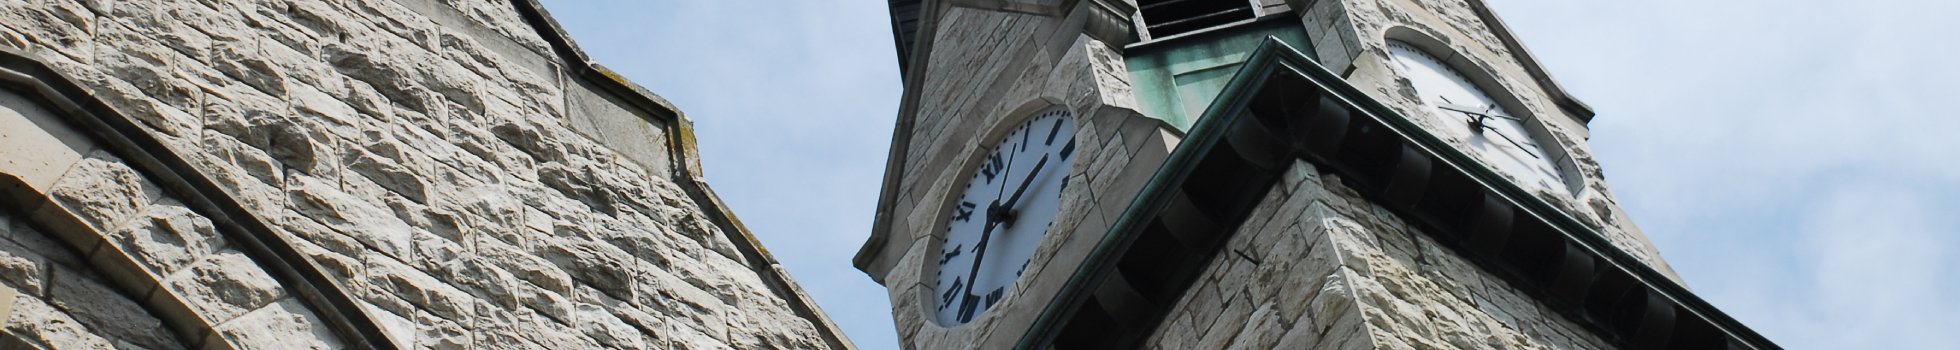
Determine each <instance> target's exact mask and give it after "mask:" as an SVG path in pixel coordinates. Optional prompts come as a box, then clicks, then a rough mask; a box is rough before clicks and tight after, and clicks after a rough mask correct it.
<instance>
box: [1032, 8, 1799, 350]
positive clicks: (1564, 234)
mask: <svg viewBox="0 0 1960 350" xmlns="http://www.w3.org/2000/svg"><path fill="white" fill-rule="evenodd" d="M1303 96H1304V98H1302V97H1303ZM1421 130H1422V129H1421V128H1420V127H1418V126H1416V125H1415V124H1414V123H1412V122H1410V121H1409V120H1408V119H1407V118H1406V117H1405V116H1402V115H1400V114H1398V113H1395V112H1394V111H1393V110H1391V109H1389V108H1388V107H1386V106H1384V105H1382V104H1381V103H1379V102H1377V101H1375V100H1374V99H1372V98H1370V97H1368V96H1367V95H1365V94H1363V93H1362V92H1361V91H1359V90H1356V89H1355V88H1354V87H1353V86H1351V85H1348V84H1347V83H1346V82H1345V81H1344V80H1341V79H1340V78H1338V77H1337V76H1336V75H1335V74H1334V73H1332V72H1328V71H1327V70H1326V69H1325V68H1322V67H1320V66H1319V65H1318V64H1316V63H1314V62H1313V61H1312V60H1311V59H1309V58H1308V57H1307V56H1306V55H1304V54H1301V53H1299V52H1298V51H1296V50H1294V49H1293V48H1292V47H1289V46H1286V44H1285V43H1284V42H1281V41H1279V40H1278V39H1276V38H1270V37H1269V38H1267V39H1266V41H1265V42H1264V43H1262V44H1261V45H1260V47H1259V49H1257V50H1256V51H1254V53H1253V55H1252V57H1251V58H1249V59H1248V60H1247V61H1246V63H1245V64H1244V66H1243V67H1241V68H1240V70H1239V72H1238V73H1237V76H1236V77H1234V78H1233V80H1232V82H1231V83H1230V84H1228V85H1227V87H1226V88H1225V90H1224V92H1222V93H1221V94H1220V97H1219V98H1218V99H1217V100H1215V101H1214V102H1213V103H1212V105H1211V106H1210V107H1209V108H1207V109H1206V112H1205V113H1204V116H1203V117H1202V118H1201V119H1199V121H1198V123H1197V125H1195V126H1193V128H1192V130H1191V132H1190V134H1189V135H1188V137H1187V138H1186V139H1184V140H1183V142H1181V143H1180V144H1179V145H1178V147H1177V149H1176V150H1175V151H1174V152H1173V153H1172V154H1171V156H1170V158H1169V159H1168V160H1167V161H1165V163H1164V165H1163V166H1162V167H1161V168H1159V170H1158V171H1157V173H1156V175H1155V176H1154V177H1153V178H1152V180H1151V181H1150V183H1149V184H1147V185H1145V187H1144V190H1143V191H1142V192H1141V193H1140V194H1139V195H1138V197H1137V198H1136V199H1135V201H1134V202H1132V203H1131V205H1130V207H1129V209H1127V210H1126V211H1124V213H1123V214H1122V215H1121V216H1120V218H1119V219H1118V220H1117V221H1116V223H1115V224H1114V225H1112V226H1111V229H1110V231H1109V232H1108V233H1107V235H1106V236H1105V237H1104V238H1103V240H1102V241H1101V242H1100V243H1099V244H1098V245H1097V246H1096V248H1095V250H1094V251H1092V252H1091V253H1090V255H1089V256H1088V257H1087V258H1085V261H1084V262H1083V264H1082V265H1081V267H1080V268H1079V269H1078V270H1077V271H1076V273H1075V275H1074V276H1073V277H1072V278H1071V279H1070V280H1069V282H1068V283H1067V284H1065V285H1064V286H1063V287H1062V289H1061V292H1060V293H1059V294H1058V295H1057V297H1056V298H1054V299H1053V301H1052V302H1051V303H1050V304H1049V305H1048V306H1047V308H1046V309H1045V310H1043V311H1042V313H1041V315H1040V316H1039V318H1037V319H1036V320H1035V322H1034V323H1033V325H1032V326H1031V327H1030V328H1029V330H1028V332H1027V333H1026V334H1025V335H1024V336H1023V337H1022V338H1021V341H1020V342H1019V343H1018V344H1017V345H1016V348H1017V349H1044V348H1049V347H1050V346H1054V347H1055V348H1066V347H1065V346H1064V345H1065V344H1068V343H1072V341H1071V340H1090V339H1093V340H1095V341H1096V343H1097V344H1113V346H1116V347H1122V346H1123V344H1132V343H1134V342H1136V341H1139V340H1141V339H1139V338H1141V337H1142V336H1145V335H1148V334H1150V333H1152V331H1153V330H1154V329H1156V328H1157V327H1160V326H1161V325H1162V324H1163V322H1164V315H1165V314H1167V313H1168V312H1169V311H1170V310H1169V307H1170V306H1172V305H1171V304H1172V303H1173V302H1175V298H1176V297H1177V296H1179V295H1182V294H1184V291H1185V290H1186V289H1188V288H1189V287H1190V286H1191V284H1192V282H1193V281H1194V280H1195V278H1194V277H1196V276H1195V272H1196V271H1201V270H1202V269H1203V268H1204V266H1205V263H1206V262H1207V261H1210V258H1211V257H1212V256H1215V255H1217V254H1220V249H1221V248H1222V243H1223V242H1224V241H1225V239H1224V238H1225V237H1227V236H1229V235H1232V234H1234V232H1236V228H1237V227H1238V226H1240V225H1241V224H1243V223H1244V221H1246V219H1247V218H1248V217H1249V216H1250V214H1251V213H1250V212H1251V211H1252V208H1253V207H1254V205H1255V204H1256V203H1257V202H1258V200H1259V199H1260V198H1261V197H1262V195H1263V194H1265V193H1267V192H1268V191H1269V190H1270V189H1271V188H1272V186H1273V185H1274V184H1275V183H1276V182H1278V180H1279V178H1280V175H1281V173H1282V172H1283V171H1284V170H1285V165H1286V164H1289V163H1290V161H1292V160H1293V159H1301V160H1306V161H1308V162H1310V163H1313V164H1314V165H1316V166H1319V167H1322V168H1324V169H1331V170H1332V171H1333V173H1334V174H1335V175H1337V176H1338V177H1339V178H1340V179H1341V180H1342V181H1343V182H1345V183H1348V184H1353V187H1356V188H1358V189H1360V190H1361V192H1362V195H1363V196H1364V197H1366V198H1369V199H1370V200H1371V201H1374V202H1376V203H1379V204H1380V205H1382V206H1383V207H1386V208H1387V209H1388V210H1389V211H1391V212H1393V213H1392V215H1397V216H1400V217H1402V218H1405V219H1406V220H1407V221H1408V222H1410V223H1412V224H1414V225H1416V226H1418V227H1420V228H1421V230H1420V231H1423V232H1426V233H1428V234H1429V235H1432V236H1434V237H1435V238H1436V239H1437V241H1439V242H1443V244H1444V245H1446V246H1449V247H1451V248H1452V249H1451V250H1453V251H1454V252H1456V253H1457V254H1460V255H1462V256H1464V257H1465V258H1467V259H1468V260H1471V261H1474V262H1476V263H1477V265H1479V266H1480V267H1482V269H1483V270H1484V271H1486V272H1488V273H1491V274H1493V275H1497V276H1498V277H1499V278H1501V279H1503V280H1505V281H1506V282H1508V283H1510V284H1512V285H1513V286H1514V287H1516V288H1517V289H1519V290H1522V291H1525V292H1526V293H1527V294H1529V295H1532V296H1533V297H1535V298H1537V299H1539V300H1540V301H1543V302H1544V303H1546V304H1547V305H1550V306H1551V307H1552V308H1553V309H1556V310H1557V311H1558V312H1559V313H1560V314H1562V315H1564V316H1565V317H1567V318H1568V319H1570V320H1573V321H1575V322H1577V323H1579V324H1582V325H1584V326H1586V327H1587V328H1588V329H1590V330H1591V331H1592V332H1594V333H1596V334H1598V335H1599V336H1600V337H1601V338H1603V339H1607V340H1608V341H1609V342H1612V343H1613V344H1615V345H1618V346H1619V347H1622V348H1628V349H1780V347H1779V346H1777V345H1776V344H1774V343H1772V342H1770V341H1769V340H1768V339H1766V338H1764V337H1762V336H1761V335H1759V334H1757V333H1756V332H1755V331H1753V330H1751V329H1749V328H1748V327H1747V326H1744V325H1742V324H1741V323H1740V322H1738V321H1736V320H1734V319H1733V318H1730V317H1729V316H1728V315H1727V314H1724V313H1722V312H1721V310H1718V309H1716V308H1715V307H1714V306H1712V305H1710V304H1708V303H1707V302H1706V301H1704V300H1702V299H1701V298H1699V297H1698V296H1696V295H1695V294H1693V293H1692V292H1690V291H1688V290H1687V289H1686V288H1685V287H1683V286H1681V285H1680V284H1677V283H1674V282H1673V281H1672V280H1671V279H1668V278H1667V277H1665V276H1664V275H1662V274H1661V273H1660V272H1658V271H1656V270H1654V269H1653V268H1652V267H1650V266H1647V265H1645V264H1642V263H1641V262H1640V261H1639V260H1638V259H1636V258H1634V257H1633V256H1632V255H1630V254H1628V253H1627V252H1624V251H1621V250H1618V249H1614V248H1613V247H1614V246H1613V245H1612V244H1611V243H1610V242H1608V241H1607V240H1606V238H1605V237H1603V236H1602V235H1600V234H1599V233H1598V232H1596V231H1594V230H1592V229H1590V228H1588V227H1586V226H1584V225H1583V224H1582V223H1580V222H1579V221H1578V220H1577V219H1574V218H1573V217H1571V216H1569V215H1567V214H1565V213H1564V212H1563V211H1560V210H1557V209H1556V208H1555V207H1553V206H1552V205H1550V204H1549V203H1547V202H1545V201H1544V200H1542V199H1539V198H1537V197H1534V196H1532V195H1531V194H1530V193H1529V192H1527V191H1526V190H1524V189H1523V188H1521V187H1519V186H1518V185H1516V184H1514V183H1513V182H1511V181H1508V180H1505V178H1503V177H1502V176H1501V175H1499V174H1497V173H1496V172H1494V171H1492V170H1490V169H1488V168H1486V167H1484V166H1481V165H1478V163H1476V162H1475V161H1474V160H1473V159H1472V158H1471V157H1469V156H1468V155H1465V154H1463V153H1462V152H1461V151H1458V150H1456V149H1455V148H1452V147H1449V146H1448V145H1447V144H1445V143H1444V142H1443V141H1442V140H1440V139H1437V138H1436V137H1435V136H1434V135H1430V134H1428V133H1425V132H1422V131H1421ZM1166 242H1169V244H1170V245H1172V246H1171V247H1165V246H1164V245H1166ZM1132 252H1151V253H1149V254H1144V253H1138V254H1131V253H1132ZM1145 260H1149V261H1152V262H1144V261H1145ZM1162 261H1168V262H1162ZM1167 300H1168V301H1167Z"/></svg>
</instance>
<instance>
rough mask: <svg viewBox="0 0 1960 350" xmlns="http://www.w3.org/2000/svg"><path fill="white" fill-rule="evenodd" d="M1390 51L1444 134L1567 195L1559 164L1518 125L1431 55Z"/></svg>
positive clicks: (1524, 178)
mask: <svg viewBox="0 0 1960 350" xmlns="http://www.w3.org/2000/svg"><path fill="white" fill-rule="evenodd" d="M1388 51H1389V54H1390V55H1391V56H1393V57H1394V61H1395V64H1396V65H1397V66H1399V68H1401V69H1402V71H1403V72H1405V73H1407V75H1408V78H1409V82H1410V83H1411V84H1414V85H1415V88H1416V93H1417V94H1421V95H1422V101H1423V103H1425V104H1428V105H1429V107H1430V108H1433V110H1432V112H1433V113H1431V114H1432V115H1434V116H1436V117H1437V118H1441V120H1440V121H1441V122H1442V123H1441V124H1442V125H1443V126H1444V129H1445V130H1446V131H1447V132H1449V133H1452V134H1454V135H1453V136H1455V137H1456V138H1457V139H1461V140H1465V141H1468V143H1469V144H1470V147H1471V148H1472V149H1474V150H1475V151H1476V152H1477V153H1481V154H1482V155H1483V158H1484V159H1485V160H1486V161H1488V162H1490V163H1491V164H1490V165H1491V166H1492V167H1494V168H1497V169H1498V170H1499V171H1503V172H1504V173H1506V174H1510V175H1511V176H1512V177H1515V178H1516V179H1517V180H1518V181H1519V182H1522V183H1524V184H1525V185H1527V186H1532V185H1535V186H1538V187H1543V188H1545V189H1547V190H1551V191H1553V192H1555V193H1561V194H1567V195H1570V194H1569V193H1568V191H1567V190H1566V186H1565V184H1566V182H1565V179H1564V172H1562V171H1560V167H1559V166H1558V164H1559V162H1557V161H1555V160H1554V159H1552V156H1551V155H1550V154H1549V153H1546V152H1545V149H1544V148H1543V147H1540V146H1539V144H1538V141H1537V140H1534V139H1533V138H1532V137H1531V133H1529V132H1527V131H1526V130H1525V128H1524V125H1523V124H1522V123H1521V121H1522V120H1520V119H1518V118H1516V117H1513V116H1512V115H1511V114H1510V113H1507V112H1505V111H1504V107H1499V106H1498V105H1497V102H1496V101H1495V100H1492V99H1491V98H1490V95H1488V94H1485V93H1484V91H1483V90H1481V89H1478V88H1477V86H1476V85H1475V84H1471V83H1470V80H1469V79H1466V78H1464V76H1463V74H1460V73H1457V71H1456V70H1455V69H1452V68H1450V66H1449V65H1446V64H1443V62H1442V60H1438V59H1436V57H1435V56H1431V55H1429V53H1426V52H1423V51H1422V50H1420V49H1416V48H1415V47H1413V46H1410V45H1409V44H1408V43H1403V42H1400V41H1394V40H1390V41H1388Z"/></svg>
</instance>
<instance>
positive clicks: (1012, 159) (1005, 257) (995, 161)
mask: <svg viewBox="0 0 1960 350" xmlns="http://www.w3.org/2000/svg"><path fill="white" fill-rule="evenodd" d="M1074 153H1075V118H1074V117H1073V116H1070V115H1069V112H1068V110H1066V109H1060V108H1056V109H1050V110H1048V111H1047V112H1043V113H1041V114H1038V115H1036V116H1035V117H1033V118H1029V119H1028V120H1027V121H1025V122H1022V123H1021V125H1019V126H1016V127H1015V129H1014V131H1013V132H1011V133H1008V134H1007V137H1006V138H1005V139H1002V140H1001V141H1000V142H998V143H997V144H995V145H994V147H993V149H992V150H990V151H988V153H986V154H985V155H984V156H982V157H981V158H980V166H979V168H978V170H975V171H974V173H973V178H972V179H969V180H967V182H966V184H965V185H964V186H965V187H963V188H961V189H959V190H957V191H954V192H955V193H959V196H960V198H959V199H958V201H956V202H954V203H953V205H952V210H949V211H947V213H946V215H947V217H948V218H949V219H948V220H947V225H946V243H945V244H944V245H943V246H942V247H941V248H940V249H939V252H938V254H937V256H935V257H936V258H937V259H936V260H938V272H937V273H936V274H935V277H934V282H935V283H936V285H935V286H934V291H935V292H934V294H933V307H934V308H935V309H936V310H937V311H936V312H937V315H938V318H939V323H940V324H941V325H945V326H954V325H960V324H965V323H967V322H968V321H972V320H973V319H974V317H975V316H978V315H980V314H982V313H985V312H986V311H987V310H988V309H991V308H993V306H994V303H996V302H999V301H1000V299H1001V297H1003V296H1004V294H1005V293H1007V291H1009V290H1012V289H1013V286H1014V282H1015V281H1016V280H1018V279H1020V277H1021V273H1022V272H1025V271H1026V270H1027V267H1028V261H1029V259H1030V258H1031V257H1033V256H1034V250H1035V248H1036V246H1038V245H1040V244H1041V239H1042V237H1044V236H1047V235H1048V226H1049V224H1051V223H1053V222H1054V221H1055V214H1056V211H1057V210H1059V209H1060V208H1061V199H1062V198H1061V197H1062V190H1063V189H1065V188H1067V187H1068V173H1069V171H1070V170H1071V168H1072V167H1071V164H1073V163H1074V162H1073V160H1074V158H1073V157H1071V156H1072V155H1074Z"/></svg>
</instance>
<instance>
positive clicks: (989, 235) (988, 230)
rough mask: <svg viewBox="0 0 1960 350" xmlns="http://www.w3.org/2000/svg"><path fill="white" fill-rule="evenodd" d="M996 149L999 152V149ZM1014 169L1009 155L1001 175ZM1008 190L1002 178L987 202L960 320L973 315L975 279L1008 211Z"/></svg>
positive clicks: (967, 274) (962, 294) (961, 296)
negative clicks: (1003, 203)
mask: <svg viewBox="0 0 1960 350" xmlns="http://www.w3.org/2000/svg"><path fill="white" fill-rule="evenodd" d="M995 151H996V152H998V151H999V150H995ZM1013 169H1014V157H1011V156H1010V157H1007V166H1005V167H1002V168H1001V170H1000V175H1001V177H1006V176H1007V174H1008V172H1010V171H1012V170H1013ZM1006 192H1007V181H1006V179H1002V181H1001V182H1000V190H998V191H996V193H995V194H994V200H993V202H992V203H989V204H987V223H986V226H985V228H983V229H981V230H980V243H977V244H974V245H973V267H972V268H971V269H969V270H968V271H967V273H966V287H965V289H966V290H963V291H960V314H959V317H960V322H966V321H967V317H972V316H973V315H972V312H973V311H972V310H969V309H967V307H968V305H969V304H970V303H972V302H973V301H972V300H969V299H972V298H973V285H975V284H979V281H977V280H974V279H975V278H979V277H980V263H981V262H985V261H986V260H987V241H989V240H992V239H993V236H994V228H995V227H998V226H999V224H1000V218H1001V217H1004V216H1005V213H1006V212H1007V208H1006V207H1002V206H1001V205H1000V195H1001V194H1003V193H1006Z"/></svg>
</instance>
